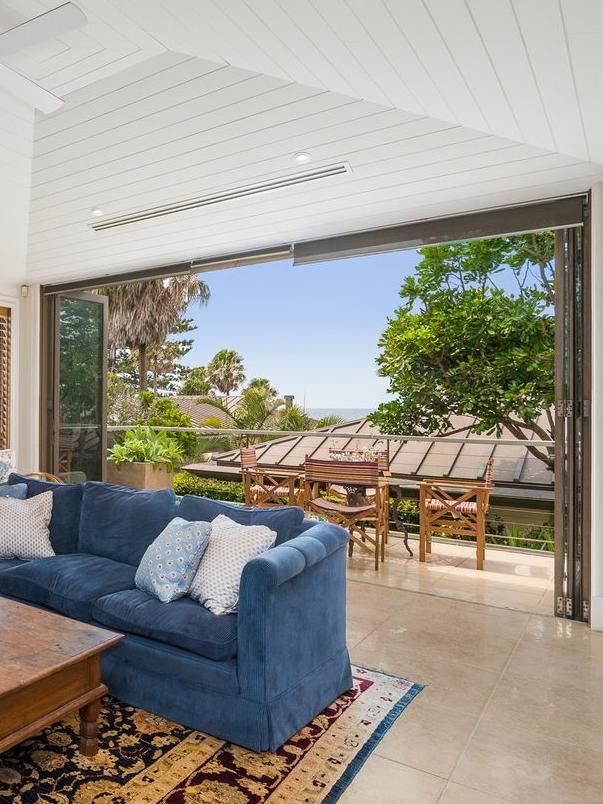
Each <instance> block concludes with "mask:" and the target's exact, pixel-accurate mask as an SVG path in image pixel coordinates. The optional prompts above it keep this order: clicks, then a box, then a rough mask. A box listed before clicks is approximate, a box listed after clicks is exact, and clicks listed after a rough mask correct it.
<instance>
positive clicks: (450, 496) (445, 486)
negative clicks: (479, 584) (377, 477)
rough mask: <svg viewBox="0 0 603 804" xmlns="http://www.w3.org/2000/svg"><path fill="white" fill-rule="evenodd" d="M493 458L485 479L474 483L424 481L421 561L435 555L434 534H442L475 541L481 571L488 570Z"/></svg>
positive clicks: (421, 492)
mask: <svg viewBox="0 0 603 804" xmlns="http://www.w3.org/2000/svg"><path fill="white" fill-rule="evenodd" d="M492 466H493V461H492V458H490V460H489V461H488V464H487V467H486V474H485V476H484V480H481V481H480V480H476V481H474V482H472V483H467V482H462V481H455V480H445V479H440V480H423V481H421V483H420V486H419V515H420V535H419V538H420V543H419V560H420V561H425V560H426V555H427V553H431V537H432V533H433V532H434V531H435V532H440V533H445V534H454V535H455V536H463V537H469V538H474V539H475V544H476V549H477V562H476V567H477V569H479V570H481V569H483V568H484V559H485V555H486V514H487V513H488V507H489V505H490V493H491V491H492V489H493V487H494V484H493V482H492Z"/></svg>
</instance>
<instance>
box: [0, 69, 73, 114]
mask: <svg viewBox="0 0 603 804" xmlns="http://www.w3.org/2000/svg"><path fill="white" fill-rule="evenodd" d="M0 89H4V90H6V91H7V92H10V94H11V95H14V96H15V97H16V98H18V99H19V100H20V101H23V103H26V104H27V105H28V106H33V107H34V108H35V109H39V110H40V111H41V112H44V113H45V114H49V113H50V112H56V110H57V109H60V108H61V106H62V105H63V103H64V101H63V100H61V98H58V97H57V96H56V95H53V94H52V92H48V90H47V89H43V87H40V86H38V84H34V82H33V81H30V79H29V78H25V76H24V75H21V74H20V73H18V72H16V71H15V70H11V69H10V68H9V67H5V66H4V64H0Z"/></svg>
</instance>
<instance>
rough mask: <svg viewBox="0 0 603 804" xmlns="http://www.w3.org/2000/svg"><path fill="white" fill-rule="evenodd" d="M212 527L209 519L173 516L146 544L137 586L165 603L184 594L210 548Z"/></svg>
mask: <svg viewBox="0 0 603 804" xmlns="http://www.w3.org/2000/svg"><path fill="white" fill-rule="evenodd" d="M210 527H211V526H210V524H209V522H187V521H186V519H182V517H179V516H176V517H174V518H173V519H172V521H171V522H169V523H168V525H167V527H166V528H164V530H162V531H161V533H160V534H159V536H158V537H157V538H156V539H155V541H154V542H153V544H151V545H150V546H149V547H147V550H146V553H145V554H144V555H143V557H142V561H141V562H140V565H139V567H138V569H137V570H136V577H135V578H134V581H135V583H136V586H137V587H138V588H139V589H142V591H143V592H148V593H149V594H150V595H152V596H153V597H156V598H157V599H158V600H160V601H161V602H162V603H171V602H172V601H173V600H177V599H178V598H180V597H184V595H186V594H187V593H188V590H189V589H190V587H191V584H192V582H193V578H194V577H195V573H196V572H197V570H198V569H199V562H200V561H201V559H202V557H203V553H204V552H205V550H206V549H207V545H208V542H209V531H210Z"/></svg>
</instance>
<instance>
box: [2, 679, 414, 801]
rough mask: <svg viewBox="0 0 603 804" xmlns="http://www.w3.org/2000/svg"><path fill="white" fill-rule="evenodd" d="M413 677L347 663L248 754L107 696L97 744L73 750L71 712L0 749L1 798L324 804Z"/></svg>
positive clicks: (410, 688) (388, 721) (381, 730)
mask: <svg viewBox="0 0 603 804" xmlns="http://www.w3.org/2000/svg"><path fill="white" fill-rule="evenodd" d="M421 689H422V686H421V685H420V684H413V682H412V681H407V680H406V679H403V678H398V677H396V676H390V675H387V674H385V673H380V672H377V671H376V670H368V669H365V668H361V667H355V668H354V686H353V688H352V689H351V690H350V691H349V692H346V693H345V694H344V695H342V696H341V697H340V698H338V699H337V700H336V701H335V702H334V703H333V704H332V705H331V706H329V707H327V708H326V709H325V710H324V711H323V712H321V713H320V715H318V717H316V718H315V719H314V720H313V721H312V722H311V723H310V724H309V725H308V726H306V727H305V728H304V729H302V730H301V731H300V732H298V733H297V734H296V735H295V736H294V737H292V738H291V740H289V742H288V743H286V744H285V745H284V746H283V747H282V748H281V749H280V750H279V751H277V752H276V753H274V754H268V753H266V754H257V753H254V752H253V751H248V750H247V749H244V748H241V747H240V746H236V745H233V744H232V743H226V742H224V741H223V740H219V739H217V738H215V737H210V736H208V735H207V734H202V733H201V732H198V731H193V730H192V729H188V728H185V727H183V726H180V725H179V724H177V723H173V722H171V721H168V720H165V719H164V718H162V717H157V716H156V715H151V714H149V713H148V712H145V711H143V710H142V709H135V708H134V707H131V706H127V705H125V704H123V703H120V702H119V701H116V700H115V699H113V698H106V699H105V700H104V706H103V711H102V715H101V723H100V730H99V738H100V750H99V752H98V754H97V755H96V756H95V757H91V758H86V757H83V756H81V755H80V754H79V752H78V750H77V745H78V739H77V729H78V722H77V717H76V716H74V717H72V718H71V719H69V720H66V721H64V722H62V723H59V724H58V725H56V726H53V727H50V728H47V729H45V730H44V731H43V732H42V733H41V734H40V735H38V736H37V737H35V738H32V739H30V740H27V741H25V742H24V743H22V744H21V745H20V746H18V747H17V748H13V749H11V750H10V751H7V752H6V753H4V754H0V802H2V804H4V802H6V804H8V803H9V802H10V804H34V803H35V804H41V802H44V803H45V804H87V802H99V804H159V802H162V803H165V804H197V802H198V804H264V802H267V803H268V804H290V803H291V802H295V803H296V804H301V802H307V804H319V802H320V803H321V804H332V802H335V801H337V799H338V798H339V797H340V796H341V795H342V793H343V791H344V790H345V789H346V787H347V786H348V785H349V784H350V782H351V781H352V779H353V778H354V776H355V775H356V773H357V772H358V771H359V770H360V768H361V767H362V765H363V764H364V762H365V761H366V759H367V758H368V757H369V756H370V754H371V752H372V751H373V749H374V748H375V746H376V745H377V743H378V742H379V740H380V739H381V738H382V737H383V735H384V734H385V733H386V732H387V730H388V729H389V727H390V726H391V725H392V723H393V722H394V721H395V719H396V718H397V717H398V716H399V715H400V714H402V712H403V711H404V709H405V708H406V707H407V706H408V704H409V703H410V702H411V701H412V700H413V698H414V697H415V696H416V695H417V694H418V693H419V692H420V691H421Z"/></svg>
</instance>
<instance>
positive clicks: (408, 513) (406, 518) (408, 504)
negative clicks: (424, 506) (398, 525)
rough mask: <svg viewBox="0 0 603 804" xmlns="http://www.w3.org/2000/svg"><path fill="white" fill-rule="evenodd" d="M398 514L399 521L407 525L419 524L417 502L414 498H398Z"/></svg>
mask: <svg viewBox="0 0 603 804" xmlns="http://www.w3.org/2000/svg"><path fill="white" fill-rule="evenodd" d="M398 516H399V517H400V521H401V522H406V523H407V524H408V525H418V524H419V504H418V503H417V502H415V500H400V502H399V503H398Z"/></svg>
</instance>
